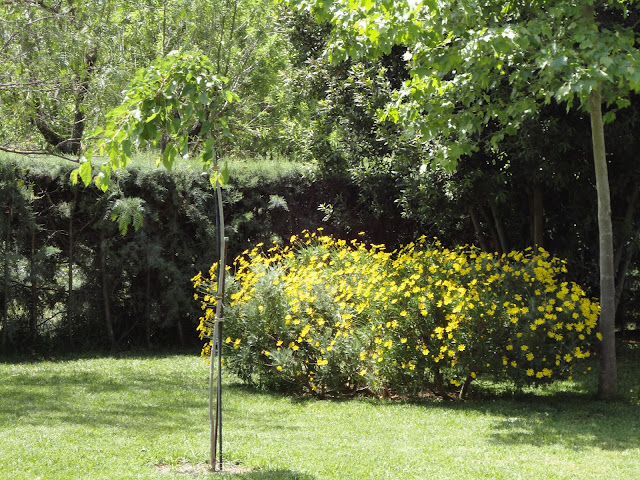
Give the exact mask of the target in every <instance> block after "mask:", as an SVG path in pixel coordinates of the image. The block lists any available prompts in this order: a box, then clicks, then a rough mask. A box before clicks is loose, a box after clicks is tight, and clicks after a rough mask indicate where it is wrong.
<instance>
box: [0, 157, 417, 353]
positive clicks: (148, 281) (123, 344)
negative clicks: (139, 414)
mask: <svg viewBox="0 0 640 480" xmlns="http://www.w3.org/2000/svg"><path fill="white" fill-rule="evenodd" d="M28 164H29V165H30V167H28V168H27V167H26V165H27V162H26V161H25V160H23V159H18V160H15V161H2V162H0V205H4V206H6V207H4V208H2V210H1V211H0V256H1V258H2V259H1V262H2V263H1V264H0V269H1V270H2V272H3V274H2V277H0V320H1V326H2V329H1V330H0V348H1V350H2V351H3V352H5V353H29V352H32V353H46V352H49V351H60V350H65V351H77V350H95V349H106V348H111V349H126V348H137V347H150V346H162V347H167V346H174V345H182V346H194V347H196V348H199V346H200V345H199V344H200V342H199V340H198V338H197V336H196V332H195V327H196V325H197V318H198V309H199V305H198V304H197V302H195V301H193V289H192V286H191V282H190V279H191V277H193V276H194V275H195V274H196V273H197V272H198V271H200V270H208V268H209V266H210V265H211V263H212V262H213V261H215V260H216V256H217V251H218V250H217V245H216V239H217V235H216V221H215V216H214V212H215V211H216V204H215V197H214V195H213V191H212V189H211V187H210V185H209V182H208V179H207V178H205V177H203V176H202V175H200V174H199V173H193V172H186V171H179V172H167V171H165V170H147V169H143V170H136V169H132V170H128V171H126V172H123V173H121V174H119V175H118V177H117V178H116V182H117V184H118V187H119V188H118V192H117V193H107V194H104V195H103V194H101V193H100V192H99V191H98V190H97V189H96V188H95V187H88V188H84V187H82V186H72V185H71V183H70V181H69V171H70V170H71V168H70V167H69V166H64V165H63V166H55V164H53V163H52V164H47V163H46V162H45V163H39V164H35V163H34V162H29V163H28ZM380 188H392V185H389V186H387V187H384V186H383V185H381V187H380ZM223 197H224V200H223V201H224V203H225V215H226V217H227V218H226V223H227V232H226V234H227V235H228V237H229V239H230V241H229V248H228V254H229V257H231V258H233V257H235V256H236V255H237V254H239V253H240V252H242V251H243V250H244V249H246V248H248V247H250V246H253V245H255V244H256V243H257V242H260V241H264V242H265V243H271V242H272V241H278V240H279V239H285V240H288V238H289V237H290V236H291V235H292V234H295V233H299V232H300V231H302V230H303V229H315V228H317V227H319V226H324V227H325V228H326V231H327V232H329V233H333V234H336V235H339V236H342V237H349V236H355V235H356V233H357V232H359V231H361V230H363V231H366V232H367V235H368V240H371V241H375V242H385V243H388V244H390V245H394V244H398V243H401V242H402V241H406V240H407V239H410V238H412V237H413V236H414V234H415V232H416V230H418V229H419V227H418V226H416V225H412V224H410V223H409V222H403V221H401V220H400V217H399V215H398V214H397V212H396V211H395V210H396V206H395V204H394V202H393V198H395V196H394V195H393V194H392V193H391V192H388V191H386V192H385V191H381V192H380V195H379V197H378V198H377V200H376V201H375V202H373V201H370V200H363V197H362V190H361V189H360V188H359V187H357V186H356V185H355V184H354V183H353V182H352V181H351V180H350V179H348V178H323V179H318V178H313V177H310V176H303V175H301V174H299V173H287V174H282V175H279V176H275V175H264V174H260V173H252V172H251V171H247V172H245V173H243V174H242V175H238V176H236V177H233V178H232V179H231V181H230V184H229V185H228V186H226V188H225V189H224V192H223ZM123 198H129V199H130V198H139V199H141V201H138V203H137V205H139V207H140V209H141V211H142V213H143V218H144V222H143V225H142V227H141V228H140V229H139V230H138V231H135V230H134V229H133V228H129V230H128V232H127V234H126V235H124V236H123V235H121V233H120V232H119V230H118V225H117V224H116V223H115V222H113V221H112V220H111V214H112V211H113V209H114V207H115V206H116V205H117V202H118V201H119V200H122V199H123ZM320 205H325V207H326V208H324V209H319V206H320ZM328 205H334V206H335V208H334V210H333V212H334V213H333V214H332V213H331V209H330V208H329V207H328ZM338 212H340V213H339V214H338ZM70 281H71V285H72V286H71V288H70Z"/></svg>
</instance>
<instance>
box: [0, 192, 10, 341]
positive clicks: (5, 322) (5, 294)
mask: <svg viewBox="0 0 640 480" xmlns="http://www.w3.org/2000/svg"><path fill="white" fill-rule="evenodd" d="M11 217H13V205H12V201H11V198H9V205H8V206H7V237H6V239H5V244H4V278H3V283H2V325H1V326H2V338H1V339H0V345H1V346H2V351H3V352H6V350H7V343H8V339H9V336H8V330H9V280H10V278H11V277H10V275H9V273H10V271H9V268H10V267H11V265H10V262H9V249H10V245H11V235H12V233H13V232H12V231H11Z"/></svg>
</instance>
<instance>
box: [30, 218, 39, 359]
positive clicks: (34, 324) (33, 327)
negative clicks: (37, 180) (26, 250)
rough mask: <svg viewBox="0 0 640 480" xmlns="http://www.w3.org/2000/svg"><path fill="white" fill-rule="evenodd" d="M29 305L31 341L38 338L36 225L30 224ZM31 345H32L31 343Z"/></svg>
mask: <svg viewBox="0 0 640 480" xmlns="http://www.w3.org/2000/svg"><path fill="white" fill-rule="evenodd" d="M29 264H30V265H29V280H30V283H31V287H30V292H29V293H30V299H29V300H30V302H29V303H30V304H31V305H30V306H29V333H30V334H31V341H32V342H33V343H35V342H36V340H37V339H38V279H37V275H36V227H35V224H33V225H32V226H31V254H30V258H29ZM32 347H33V345H32Z"/></svg>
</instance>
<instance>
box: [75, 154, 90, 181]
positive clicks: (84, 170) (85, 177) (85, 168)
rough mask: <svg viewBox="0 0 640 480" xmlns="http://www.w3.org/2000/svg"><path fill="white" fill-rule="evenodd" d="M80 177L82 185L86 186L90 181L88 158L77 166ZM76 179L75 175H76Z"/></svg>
mask: <svg viewBox="0 0 640 480" xmlns="http://www.w3.org/2000/svg"><path fill="white" fill-rule="evenodd" d="M78 172H79V174H80V178H81V179H82V183H84V186H85V187H86V186H88V185H89V184H90V183H91V176H92V175H91V162H90V161H89V160H86V161H84V162H83V163H82V164H81V165H80V167H79V168H78ZM76 180H77V177H76Z"/></svg>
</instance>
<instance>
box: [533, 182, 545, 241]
mask: <svg viewBox="0 0 640 480" xmlns="http://www.w3.org/2000/svg"><path fill="white" fill-rule="evenodd" d="M532 197H533V198H532V205H531V206H532V210H533V212H532V213H533V246H534V247H543V248H544V203H543V196H542V190H541V189H540V187H539V186H538V185H536V186H535V187H534V189H533V194H532Z"/></svg>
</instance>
